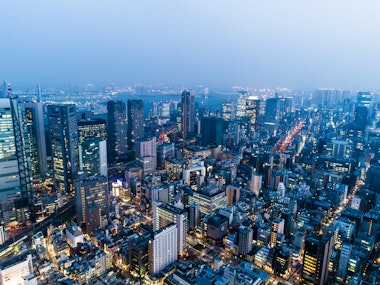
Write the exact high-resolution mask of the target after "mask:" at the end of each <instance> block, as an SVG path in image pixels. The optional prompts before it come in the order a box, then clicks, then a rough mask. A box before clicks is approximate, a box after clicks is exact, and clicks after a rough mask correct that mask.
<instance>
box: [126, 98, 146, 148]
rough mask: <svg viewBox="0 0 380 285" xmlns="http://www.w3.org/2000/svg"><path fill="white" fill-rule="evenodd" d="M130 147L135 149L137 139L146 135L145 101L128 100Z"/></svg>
mask: <svg viewBox="0 0 380 285" xmlns="http://www.w3.org/2000/svg"><path fill="white" fill-rule="evenodd" d="M127 114H128V133H127V137H128V147H129V148H130V149H133V148H134V147H135V144H136V141H137V140H138V139H141V138H143V137H144V101H143V100H141V99H136V100H128V113H127Z"/></svg>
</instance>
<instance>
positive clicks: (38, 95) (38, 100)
mask: <svg viewBox="0 0 380 285" xmlns="http://www.w3.org/2000/svg"><path fill="white" fill-rule="evenodd" d="M37 102H41V86H40V83H37Z"/></svg>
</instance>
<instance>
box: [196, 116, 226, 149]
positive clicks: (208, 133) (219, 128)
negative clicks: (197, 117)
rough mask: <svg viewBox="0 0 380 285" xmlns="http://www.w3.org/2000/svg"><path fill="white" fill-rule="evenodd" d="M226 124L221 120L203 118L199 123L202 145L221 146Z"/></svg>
mask: <svg viewBox="0 0 380 285" xmlns="http://www.w3.org/2000/svg"><path fill="white" fill-rule="evenodd" d="M227 127H228V123H227V122H226V121H225V120H223V119H222V118H216V117H204V118H203V119H202V121H201V134H202V145H204V146H207V145H221V144H223V135H224V133H225V132H226V129H227Z"/></svg>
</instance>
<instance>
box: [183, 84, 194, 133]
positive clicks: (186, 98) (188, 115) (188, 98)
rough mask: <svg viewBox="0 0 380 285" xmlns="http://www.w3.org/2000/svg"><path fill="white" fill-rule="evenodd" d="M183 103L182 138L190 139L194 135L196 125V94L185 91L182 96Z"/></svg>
mask: <svg viewBox="0 0 380 285" xmlns="http://www.w3.org/2000/svg"><path fill="white" fill-rule="evenodd" d="M181 103H182V127H181V130H182V138H183V139H188V138H190V137H191V136H192V135H194V124H195V102H194V93H193V92H192V91H189V90H185V91H183V92H182V95H181Z"/></svg>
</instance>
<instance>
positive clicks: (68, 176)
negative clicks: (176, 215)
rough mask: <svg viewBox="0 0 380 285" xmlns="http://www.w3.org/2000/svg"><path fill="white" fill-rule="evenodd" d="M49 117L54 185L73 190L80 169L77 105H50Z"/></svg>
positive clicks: (59, 188)
mask: <svg viewBox="0 0 380 285" xmlns="http://www.w3.org/2000/svg"><path fill="white" fill-rule="evenodd" d="M48 118H49V124H50V137H51V147H52V159H53V181H54V187H55V189H57V190H59V191H65V192H72V191H74V187H73V180H74V178H75V175H76V174H77V172H78V170H79V151H78V125H77V120H76V106H75V105H73V104H70V105H49V106H48Z"/></svg>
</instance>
